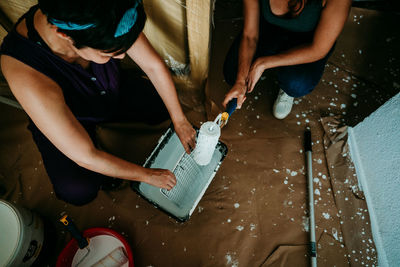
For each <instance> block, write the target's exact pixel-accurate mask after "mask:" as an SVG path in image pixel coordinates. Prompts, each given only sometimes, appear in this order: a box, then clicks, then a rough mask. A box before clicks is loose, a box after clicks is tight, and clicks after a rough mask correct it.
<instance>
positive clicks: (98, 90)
mask: <svg viewBox="0 0 400 267" xmlns="http://www.w3.org/2000/svg"><path fill="white" fill-rule="evenodd" d="M37 10H38V6H34V7H32V8H31V9H30V10H29V11H28V12H27V13H26V14H25V15H23V16H22V17H21V18H20V19H19V21H18V23H19V22H20V21H22V20H23V19H24V18H25V19H26V25H27V28H28V39H27V38H25V37H23V36H21V35H20V34H19V33H17V31H16V26H15V27H14V28H13V30H12V31H11V32H10V33H9V34H8V35H7V36H6V37H5V38H4V41H3V43H2V45H1V48H0V54H2V55H8V56H11V57H13V58H15V59H17V60H19V61H21V62H23V63H24V64H26V65H28V66H30V67H32V68H33V69H35V70H37V71H39V72H41V73H43V74H44V75H46V76H47V77H49V78H50V79H52V80H53V81H55V82H56V83H57V84H58V85H59V86H60V87H61V89H62V92H63V94H64V98H65V101H66V104H67V105H68V107H69V108H70V109H71V111H72V113H73V114H74V115H75V116H76V118H77V119H78V120H79V121H92V122H99V121H104V120H106V119H107V118H109V117H110V116H111V114H112V111H113V110H114V109H115V107H116V105H117V101H118V95H119V83H120V82H119V69H118V64H117V61H116V60H115V59H113V58H111V60H110V61H108V62H107V63H106V64H97V63H94V62H91V63H90V67H89V68H88V69H84V68H83V67H82V66H81V65H79V64H75V63H69V62H67V61H65V60H64V59H62V58H60V57H58V56H57V55H55V54H53V53H52V51H51V50H50V48H49V47H48V46H47V45H46V43H45V42H44V41H43V40H42V38H41V37H40V35H39V34H38V33H37V31H36V30H35V28H34V26H33V16H34V14H35V12H36V11H37ZM18 23H17V24H18ZM17 24H16V25H17ZM27 90H29V89H27Z"/></svg>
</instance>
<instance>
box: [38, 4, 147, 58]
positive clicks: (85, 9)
mask: <svg viewBox="0 0 400 267" xmlns="http://www.w3.org/2000/svg"><path fill="white" fill-rule="evenodd" d="M135 1H139V0H39V8H40V9H41V11H42V12H43V13H44V14H45V15H46V16H47V20H48V21H49V20H50V19H56V20H60V21H64V22H70V23H76V24H80V25H85V24H94V25H95V26H94V27H91V28H88V29H85V30H65V29H60V28H58V31H59V32H63V33H65V34H66V35H68V36H69V37H71V39H72V40H73V41H74V46H75V47H77V48H78V49H80V48H82V47H91V48H94V49H99V50H102V51H105V52H107V53H114V52H116V53H118V54H120V53H124V52H126V51H127V50H128V49H129V48H130V47H131V46H132V44H133V43H134V42H135V41H136V39H137V38H138V36H139V34H140V33H141V32H142V31H143V27H144V24H145V21H146V14H145V13H144V9H143V5H142V4H141V3H139V5H138V6H137V12H138V14H137V19H136V22H135V24H134V25H133V27H132V29H130V31H129V32H128V33H126V34H124V35H122V36H119V37H114V34H115V31H116V29H117V26H118V24H119V22H120V20H121V18H122V16H123V15H124V14H125V12H126V11H127V10H128V9H130V8H132V7H134V5H135ZM49 23H51V22H50V21H49Z"/></svg>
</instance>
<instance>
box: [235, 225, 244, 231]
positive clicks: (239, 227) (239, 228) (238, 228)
mask: <svg viewBox="0 0 400 267" xmlns="http://www.w3.org/2000/svg"><path fill="white" fill-rule="evenodd" d="M243 229H244V227H243V226H241V225H239V226H237V227H236V230H238V231H242V230H243Z"/></svg>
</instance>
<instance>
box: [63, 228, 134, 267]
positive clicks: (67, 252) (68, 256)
mask: <svg viewBox="0 0 400 267" xmlns="http://www.w3.org/2000/svg"><path fill="white" fill-rule="evenodd" d="M82 235H83V236H84V237H89V238H90V237H94V236H98V235H109V236H113V237H115V238H117V239H118V240H119V241H121V242H122V244H123V245H124V248H125V251H126V254H127V257H128V260H129V261H128V262H129V267H134V264H133V255H132V251H131V248H130V246H129V244H128V242H127V241H126V240H125V238H124V237H123V236H122V235H120V234H119V233H117V232H116V231H114V230H112V229H109V228H102V227H94V228H89V229H86V230H85V231H83V233H82ZM77 250H78V242H77V241H76V239H74V238H72V239H71V240H70V241H69V242H68V244H67V245H66V246H65V247H64V249H63V250H62V251H61V253H60V255H59V256H58V258H57V263H56V267H66V266H68V267H70V266H71V264H72V260H73V258H74V255H75V253H76V251H77Z"/></svg>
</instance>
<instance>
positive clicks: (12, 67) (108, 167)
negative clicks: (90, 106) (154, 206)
mask: <svg viewBox="0 0 400 267" xmlns="http://www.w3.org/2000/svg"><path fill="white" fill-rule="evenodd" d="M1 67H2V71H3V74H4V76H5V78H6V79H7V81H8V83H9V85H10V88H11V91H12V92H13V94H14V96H15V97H16V98H17V100H18V101H19V103H20V104H21V105H22V107H23V108H24V110H25V111H26V113H27V114H28V115H29V117H30V118H31V119H32V121H33V122H34V123H35V125H36V126H37V127H38V128H39V129H40V131H41V132H42V133H43V134H44V135H45V136H46V137H47V138H48V139H49V140H50V142H52V144H54V145H55V146H56V147H57V148H58V149H59V150H60V151H61V152H62V153H63V154H65V155H66V156H67V157H68V158H70V159H71V160H73V161H74V162H76V163H77V164H78V165H79V166H82V167H84V168H87V169H89V170H91V171H94V172H98V173H101V174H104V175H107V176H111V177H116V178H122V179H127V180H136V181H143V182H146V183H149V184H152V185H155V186H158V187H163V188H167V189H171V188H172V187H173V186H174V185H175V183H176V179H175V177H174V175H173V174H172V173H171V172H170V171H168V170H151V169H146V168H143V167H141V166H139V165H136V164H133V163H130V162H128V161H125V160H123V159H120V158H118V157H115V156H113V155H111V154H109V153H106V152H104V151H101V150H99V149H97V148H96V147H95V146H94V144H93V142H92V140H91V139H90V137H89V135H88V133H87V132H86V130H85V129H84V128H83V127H82V125H81V124H80V123H79V122H78V121H77V119H76V118H75V117H74V115H73V114H72V112H71V110H70V109H69V108H68V106H67V105H66V103H65V100H64V96H63V93H62V90H61V88H60V87H59V86H58V85H57V84H56V83H55V82H54V81H53V80H51V79H50V78H48V77H46V76H45V75H43V74H42V73H39V72H38V71H36V70H34V69H33V68H31V67H29V66H27V65H25V64H24V63H22V62H20V61H18V60H16V59H14V58H12V57H9V56H4V55H3V56H1Z"/></svg>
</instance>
